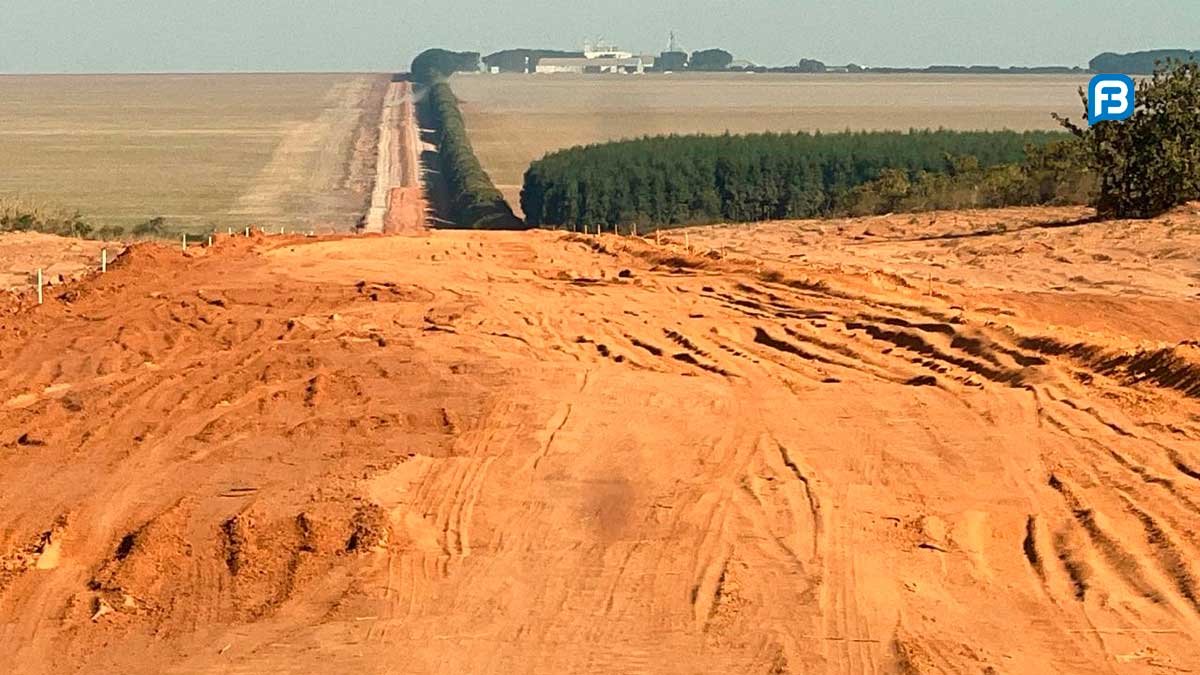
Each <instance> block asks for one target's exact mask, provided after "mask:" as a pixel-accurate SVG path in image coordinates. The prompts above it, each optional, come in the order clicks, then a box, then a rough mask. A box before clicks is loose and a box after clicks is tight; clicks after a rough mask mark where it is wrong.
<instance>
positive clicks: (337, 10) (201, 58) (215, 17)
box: [0, 0, 1200, 72]
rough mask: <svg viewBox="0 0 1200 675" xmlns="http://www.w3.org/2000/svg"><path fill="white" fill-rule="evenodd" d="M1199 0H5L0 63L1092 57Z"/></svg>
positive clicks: (1129, 46) (1011, 60)
mask: <svg viewBox="0 0 1200 675" xmlns="http://www.w3.org/2000/svg"><path fill="white" fill-rule="evenodd" d="M1198 3H1200V0H1095V1H1093V2H1083V1H1076V0H992V1H988V2H980V1H972V0H909V1H907V2H905V1H901V0H846V1H843V2H835V1H833V0H823V1H820V2H814V1H811V0H643V1H641V2H632V1H630V0H602V1H600V2H587V1H586V0H584V1H583V2H580V1H579V0H574V1H560V2H552V1H551V0H528V1H523V2H516V1H514V0H490V1H488V2H464V1H462V0H446V1H443V2H412V1H409V0H354V1H351V0H342V1H340V2H338V1H335V0H252V1H243V0H221V1H218V0H0V72H133V71H137V72H141V71H225V70H243V71H244V70H271V71H274V70H382V71H391V70H398V69H403V68H405V67H406V66H407V64H408V63H409V62H410V60H411V59H412V57H413V55H414V54H416V53H417V52H419V51H420V50H422V49H424V48H426V47H431V46H446V47H451V48H459V49H475V50H479V51H483V52H485V53H486V52H489V51H493V50H496V49H500V48H504V47H518V46H523V47H552V48H567V49H569V48H578V45H579V44H580V43H581V42H582V40H583V39H584V38H585V37H588V36H597V35H600V36H603V37H606V38H608V39H609V40H611V41H613V42H616V43H617V44H619V45H621V46H622V47H625V48H628V49H632V50H638V51H643V50H644V51H653V52H657V51H660V50H662V49H663V48H664V47H665V46H666V42H667V32H668V31H669V30H672V29H674V30H676V31H677V32H678V33H679V35H680V38H681V41H682V42H683V44H684V46H685V47H687V48H689V49H698V48H705V47H713V46H722V47H725V48H727V49H729V50H730V51H733V52H734V53H735V54H736V55H737V57H739V58H745V59H749V60H752V61H755V62H758V63H762V64H766V65H784V64H787V63H794V62H795V61H797V60H799V59H800V58H801V57H813V58H818V59H821V60H824V61H826V62H828V63H844V62H848V61H853V62H856V63H860V64H863V65H910V66H924V65H929V64H934V63H952V64H976V63H978V64H995V65H1040V64H1046V65H1086V62H1087V60H1088V59H1089V58H1090V57H1092V56H1093V55H1095V54H1096V53H1098V52H1101V51H1132V50H1137V49H1150V48H1157V47H1181V48H1189V49H1200V5H1198Z"/></svg>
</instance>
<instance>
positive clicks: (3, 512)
mask: <svg viewBox="0 0 1200 675" xmlns="http://www.w3.org/2000/svg"><path fill="white" fill-rule="evenodd" d="M1078 215H1079V214H1078V213H1077V212H1076V211H1075V210H1070V209H1066V210H1045V211H1037V210H1029V209H1012V210H1006V211H995V212H972V213H942V214H928V215H920V216H892V217H887V218H868V219H860V220H846V221H813V222H795V223H768V224H763V225H761V226H755V227H745V226H739V227H717V228H694V229H692V230H690V231H688V232H687V233H686V235H685V233H683V232H669V233H663V234H662V235H660V236H659V237H657V239H658V241H657V242H656V241H655V239H656V238H655V237H653V236H651V237H641V238H633V237H616V236H613V235H603V236H601V237H595V236H586V237H585V236H582V235H578V234H568V233H554V232H528V233H480V232H438V231H435V232H431V233H428V234H427V235H425V236H421V237H414V236H405V237H387V236H376V237H352V236H348V237H341V238H314V239H308V238H303V237H278V236H275V237H264V238H257V239H256V238H245V237H235V238H234V239H232V240H228V241H225V240H222V241H219V242H218V245H217V246H216V247H214V248H213V249H211V250H209V249H197V250H193V251H189V252H188V253H187V254H184V253H182V252H180V251H179V249H178V247H177V246H176V247H171V246H166V245H163V246H137V247H134V248H133V249H131V250H130V251H129V252H128V253H127V254H126V255H125V256H123V257H122V259H121V260H120V262H119V264H116V265H115V269H113V270H112V271H111V272H110V274H109V275H106V276H104V277H99V276H93V277H88V278H87V279H84V280H82V281H79V282H77V283H74V284H71V285H70V286H69V287H65V288H64V291H65V290H73V291H76V294H75V295H72V296H71V297H63V295H62V294H52V295H51V296H49V298H48V302H47V304H46V305H45V306H44V307H42V308H40V309H37V310H32V311H30V310H29V309H28V308H26V309H24V310H22V311H19V312H15V313H10V314H8V315H6V317H5V318H4V320H3V322H2V326H3V328H4V330H0V353H2V354H4V355H5V357H6V358H5V359H3V360H0V430H3V431H0V500H2V501H3V505H4V508H3V509H0V625H3V626H5V629H4V630H3V631H0V671H5V672H7V671H14V672H15V671H20V672H35V673H37V672H62V671H67V672H70V671H74V670H78V669H81V668H84V667H87V668H90V669H94V670H99V671H103V672H113V671H119V672H163V671H175V672H200V673H204V672H231V671H236V672H275V671H281V670H290V671H295V672H317V671H330V670H334V671H347V672H350V671H352V672H388V671H389V670H394V671H401V672H435V671H441V672H512V671H514V670H516V671H527V672H776V673H782V672H810V671H818V672H847V671H853V672H857V671H863V672H877V671H893V670H894V671H896V672H933V671H938V672H940V671H947V672H951V671H953V672H958V671H963V672H1042V671H1054V672H1080V673H1083V672H1096V671H1103V670H1107V669H1112V668H1113V667H1114V665H1113V664H1119V665H1118V666H1115V667H1118V668H1119V669H1120V670H1122V671H1123V672H1124V671H1128V672H1160V671H1162V670H1170V669H1176V670H1179V669H1186V668H1188V667H1190V664H1192V663H1195V662H1198V661H1200V651H1198V650H1197V647H1196V645H1197V644H1200V641H1198V640H1197V638H1198V637H1200V629H1198V628H1197V626H1200V600H1198V598H1200V565H1197V563H1196V562H1195V561H1196V560H1197V556H1198V555H1200V536H1198V535H1196V534H1195V530H1196V528H1195V527H1194V525H1195V522H1196V518H1197V516H1200V452H1198V451H1197V449H1196V448H1197V447H1200V446H1198V443H1200V400H1198V399H1197V396H1196V381H1197V363H1198V361H1197V347H1196V345H1195V343H1194V342H1193V341H1194V340H1195V339H1196V337H1195V336H1196V335H1197V332H1198V329H1200V324H1197V317H1198V316H1200V313H1198V312H1197V311H1196V309H1197V303H1198V302H1200V299H1198V297H1197V292H1198V289H1197V284H1198V283H1200V268H1198V267H1197V265H1200V263H1198V262H1197V261H1200V217H1198V216H1197V215H1196V214H1193V213H1191V212H1190V211H1187V210H1183V211H1180V212H1179V213H1174V214H1171V215H1170V216H1167V217H1164V218H1161V219H1157V220H1152V221H1146V222H1138V223H1120V222H1118V223H1091V224H1086V225H1074V224H1064V223H1065V222H1067V221H1069V220H1070V219H1071V218H1076V219H1077V216H1078ZM867 230H869V231H870V232H871V233H872V234H871V235H870V236H866V235H864V232H865V231H867ZM1147 259H1153V260H1155V264H1154V265H1153V266H1147V265H1146V263H1145V261H1146V260H1147ZM1081 279H1086V281H1084V280H1081ZM1025 626H1034V627H1036V630H1035V629H1025V628H1022V627H1025Z"/></svg>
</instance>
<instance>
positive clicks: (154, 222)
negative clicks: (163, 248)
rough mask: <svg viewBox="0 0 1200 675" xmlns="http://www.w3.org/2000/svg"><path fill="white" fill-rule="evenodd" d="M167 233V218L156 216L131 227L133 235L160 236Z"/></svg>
mask: <svg viewBox="0 0 1200 675" xmlns="http://www.w3.org/2000/svg"><path fill="white" fill-rule="evenodd" d="M166 233H167V219H166V218H163V217H162V216H156V217H154V218H151V219H150V220H147V221H146V222H144V223H140V224H138V225H135V226H134V227H133V236H135V237H161V236H163V235H165V234H166Z"/></svg>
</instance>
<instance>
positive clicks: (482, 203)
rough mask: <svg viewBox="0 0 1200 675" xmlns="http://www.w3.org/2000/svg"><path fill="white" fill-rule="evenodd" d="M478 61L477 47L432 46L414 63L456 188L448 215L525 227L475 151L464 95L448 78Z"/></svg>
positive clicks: (471, 222) (478, 224) (443, 166)
mask: <svg viewBox="0 0 1200 675" xmlns="http://www.w3.org/2000/svg"><path fill="white" fill-rule="evenodd" d="M478 63H479V54H478V53H477V52H451V51H447V50H445V49H430V50H427V51H424V52H421V54H419V55H418V56H417V58H416V59H414V60H413V64H412V78H413V80H415V81H416V82H417V83H418V84H421V85H423V86H424V87H425V96H424V97H423V98H424V101H423V103H422V104H421V105H422V107H423V111H422V112H424V113H425V114H426V116H427V121H428V122H429V124H430V125H431V126H432V127H433V128H434V130H435V133H436V138H435V141H436V142H437V146H438V168H439V169H440V172H441V175H442V179H443V180H444V181H445V184H446V188H447V190H448V191H449V193H450V204H449V209H450V213H448V214H447V215H448V216H449V217H450V220H451V221H453V222H454V224H455V225H456V226H458V227H464V228H473V229H495V230H512V229H521V228H523V227H524V223H522V222H521V220H520V219H519V218H517V217H516V216H514V215H513V212H512V207H511V206H509V205H508V202H507V201H505V199H504V195H503V194H501V193H500V191H499V190H497V189H496V185H495V184H494V183H492V179H491V178H490V177H489V176H488V175H487V172H486V171H484V170H483V165H481V164H480V163H479V158H478V157H476V156H475V150H474V148H472V147H471V141H470V139H469V138H467V125H466V123H465V122H464V121H463V116H462V111H461V110H459V107H458V97H456V96H455V95H454V92H453V91H451V89H450V85H448V84H446V82H445V79H446V78H447V77H449V76H450V75H452V74H454V73H456V72H460V71H463V70H473V69H475V68H476V67H477V64H478Z"/></svg>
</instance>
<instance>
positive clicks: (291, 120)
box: [0, 74, 387, 230]
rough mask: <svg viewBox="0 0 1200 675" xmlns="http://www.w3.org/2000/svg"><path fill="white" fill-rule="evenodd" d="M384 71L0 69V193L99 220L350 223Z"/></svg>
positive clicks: (201, 224)
mask: <svg viewBox="0 0 1200 675" xmlns="http://www.w3.org/2000/svg"><path fill="white" fill-rule="evenodd" d="M386 85H387V78H386V77H385V76H378V75H352V74H351V75H347V74H283V75H280V74H272V75H122V76H5V77H0V120H3V124H2V125H0V157H3V161H4V168H3V171H0V195H6V196H20V197H22V198H25V199H27V200H28V201H30V202H33V203H44V204H49V205H52V206H54V207H60V208H66V209H76V210H78V211H80V212H81V213H83V214H84V216H85V218H86V219H87V220H88V222H90V223H92V224H93V225H96V226H104V225H117V226H122V227H126V228H129V227H131V226H133V225H136V224H138V223H141V222H144V221H146V220H148V219H150V218H154V217H158V216H161V217H164V218H166V219H167V223H168V226H170V227H173V228H176V229H189V230H206V229H209V228H211V227H213V226H220V227H225V226H234V227H236V226H239V225H250V224H262V225H266V226H277V225H289V226H303V227H320V226H331V227H337V228H342V229H344V228H347V227H350V226H352V225H353V224H354V223H355V221H356V220H357V218H358V217H359V215H361V214H362V213H363V212H365V210H366V208H367V202H368V201H369V196H370V190H371V179H372V176H373V174H374V161H375V139H376V138H377V136H378V128H377V124H378V119H379V114H380V110H381V103H382V98H383V94H384V91H385V89H386Z"/></svg>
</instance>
